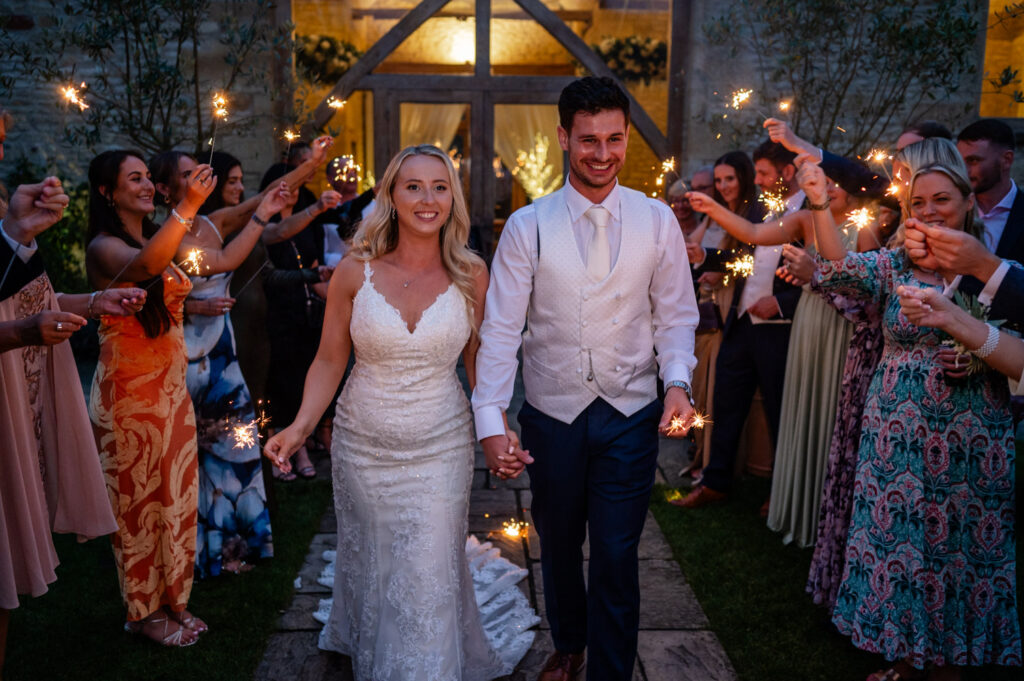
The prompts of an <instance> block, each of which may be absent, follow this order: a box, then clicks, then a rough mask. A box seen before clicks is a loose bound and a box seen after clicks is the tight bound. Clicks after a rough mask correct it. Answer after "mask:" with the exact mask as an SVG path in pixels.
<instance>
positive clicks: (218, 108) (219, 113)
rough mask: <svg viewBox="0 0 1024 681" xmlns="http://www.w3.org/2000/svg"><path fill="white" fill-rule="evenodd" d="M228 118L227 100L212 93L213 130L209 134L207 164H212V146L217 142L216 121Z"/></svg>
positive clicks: (220, 95)
mask: <svg viewBox="0 0 1024 681" xmlns="http://www.w3.org/2000/svg"><path fill="white" fill-rule="evenodd" d="M227 117H228V100H227V97H225V96H224V95H223V94H222V93H220V92H214V93H213V129H212V131H211V132H210V160H209V161H207V163H213V146H214V144H215V143H216V141H217V121H219V120H221V119H224V120H227Z"/></svg>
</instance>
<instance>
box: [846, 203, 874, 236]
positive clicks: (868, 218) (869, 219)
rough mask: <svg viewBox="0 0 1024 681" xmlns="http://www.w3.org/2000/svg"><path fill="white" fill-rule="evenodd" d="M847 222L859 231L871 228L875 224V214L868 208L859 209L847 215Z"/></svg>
mask: <svg viewBox="0 0 1024 681" xmlns="http://www.w3.org/2000/svg"><path fill="white" fill-rule="evenodd" d="M846 219H847V221H848V222H849V223H850V224H851V225H853V226H854V227H856V228H857V229H858V231H859V230H862V229H866V228H868V227H870V226H871V225H872V224H874V222H875V214H874V213H872V212H871V210H870V209H868V208H858V209H857V210H854V211H851V212H849V213H847V214H846Z"/></svg>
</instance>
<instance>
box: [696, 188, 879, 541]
mask: <svg viewBox="0 0 1024 681" xmlns="http://www.w3.org/2000/svg"><path fill="white" fill-rule="evenodd" d="M847 189H849V191H847ZM847 189H844V188H843V187H840V186H839V185H837V184H836V183H834V182H829V184H828V199H829V200H828V203H829V210H830V211H831V213H832V215H833V216H834V218H835V219H836V220H837V221H838V222H844V221H845V220H846V215H847V213H849V212H851V211H853V210H854V209H855V208H859V207H861V200H860V199H859V198H856V196H855V195H856V194H859V193H860V192H859V191H858V188H856V187H847ZM691 202H692V203H693V204H694V205H695V206H697V207H698V209H700V210H705V211H706V212H707V213H708V215H710V216H711V218H712V219H715V220H719V221H720V222H721V223H722V226H723V227H725V229H726V230H727V231H728V232H729V233H730V234H732V235H734V236H735V237H736V238H738V239H740V240H742V241H747V242H752V243H757V244H778V243H785V244H787V245H786V247H785V248H784V252H783V259H784V260H785V261H786V262H787V265H788V264H789V263H791V262H792V261H794V260H797V259H800V258H805V259H807V260H808V261H810V258H807V256H806V255H804V253H803V249H800V248H797V247H796V246H793V245H792V244H790V243H789V242H793V241H797V242H802V243H806V244H813V238H814V229H813V224H812V212H811V211H810V210H801V211H798V212H796V213H794V214H792V215H788V216H786V217H784V218H782V219H780V220H774V221H771V222H766V223H763V224H760V225H754V224H752V223H750V222H748V221H746V220H743V219H742V218H739V217H737V216H735V215H732V214H731V213H729V212H728V211H727V210H725V209H724V208H723V207H722V206H719V205H717V204H714V203H711V202H710V200H709V199H708V198H707V197H705V196H702V195H698V194H693V195H692V196H691ZM859 235H860V233H859V230H858V229H857V228H856V225H852V224H851V225H850V226H849V228H848V229H847V230H846V231H845V232H844V237H843V242H844V243H843V246H844V251H843V252H844V253H845V251H846V250H847V249H851V250H853V249H856V246H857V241H858V237H859ZM807 248H808V250H809V251H810V252H811V253H813V251H814V249H813V246H811V245H808V247H807ZM811 271H812V272H813V267H812V268H811ZM809 279H810V277H809V276H808V277H807V278H806V279H805V280H804V283H806V281H808V280H809ZM850 332H851V327H850V324H849V323H847V322H846V321H845V320H844V318H843V317H842V316H840V315H838V314H836V311H835V310H834V309H833V308H832V307H831V306H830V305H829V304H828V303H827V302H826V301H825V300H824V299H823V298H822V297H820V296H818V295H815V294H814V293H811V292H810V291H805V292H804V293H803V294H802V295H801V297H800V302H799V304H798V305H797V311H796V313H795V316H794V321H793V330H792V334H791V337H790V344H789V350H788V358H787V360H786V377H785V382H784V388H783V394H782V408H781V415H780V424H781V425H780V430H779V438H778V449H777V450H776V457H775V472H774V474H773V476H772V495H771V503H770V505H769V512H768V526H769V527H770V528H772V529H773V530H775V531H777V532H782V533H783V535H784V536H783V541H784V542H786V543H789V542H790V541H795V542H796V543H797V544H798V545H799V546H811V545H813V544H814V541H815V537H816V531H817V527H818V511H819V506H820V503H821V490H822V485H823V483H824V477H825V470H826V465H827V457H828V452H829V450H830V447H831V438H832V432H833V430H834V427H835V417H836V404H837V399H838V397H839V391H840V384H841V382H842V376H843V374H842V370H843V366H844V364H845V357H846V354H847V349H848V347H849V339H850Z"/></svg>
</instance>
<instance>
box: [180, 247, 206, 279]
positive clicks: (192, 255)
mask: <svg viewBox="0 0 1024 681" xmlns="http://www.w3.org/2000/svg"><path fill="white" fill-rule="evenodd" d="M202 266H203V252H202V251H201V250H199V249H198V248H193V249H192V250H191V251H189V252H188V256H187V257H186V258H185V259H184V260H182V261H181V268H182V269H183V270H185V271H186V272H188V273H189V274H196V275H197V274H199V273H200V272H201V271H202Z"/></svg>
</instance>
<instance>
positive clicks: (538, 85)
mask: <svg viewBox="0 0 1024 681" xmlns="http://www.w3.org/2000/svg"><path fill="white" fill-rule="evenodd" d="M574 80H576V77H575V76H485V77H479V76H447V75H401V74H397V73H373V74H370V75H368V76H364V77H363V78H362V79H361V80H360V81H359V83H358V89H360V90H391V89H394V90H410V89H416V90H421V89H428V90H437V91H438V92H439V94H441V95H443V96H448V97H450V96H451V93H450V91H451V90H464V91H470V92H472V91H481V90H492V91H494V92H495V93H496V94H497V93H502V92H524V93H537V94H540V93H548V92H556V93H560V92H561V91H562V89H563V88H565V86H566V85H568V84H569V83H571V82H573V81H574Z"/></svg>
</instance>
